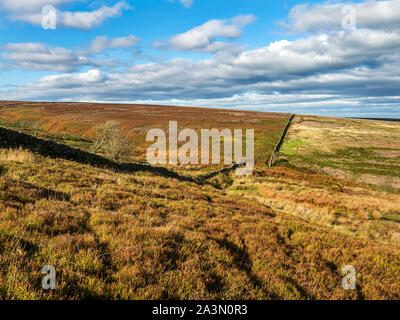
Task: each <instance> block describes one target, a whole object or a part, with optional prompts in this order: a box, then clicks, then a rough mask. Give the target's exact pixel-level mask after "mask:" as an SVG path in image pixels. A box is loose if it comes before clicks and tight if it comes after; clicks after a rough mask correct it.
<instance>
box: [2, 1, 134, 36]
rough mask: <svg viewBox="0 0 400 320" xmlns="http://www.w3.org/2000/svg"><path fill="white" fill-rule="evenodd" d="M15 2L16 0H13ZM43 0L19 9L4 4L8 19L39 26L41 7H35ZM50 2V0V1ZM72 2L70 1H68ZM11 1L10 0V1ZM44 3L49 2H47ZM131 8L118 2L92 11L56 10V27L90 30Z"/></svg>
mask: <svg viewBox="0 0 400 320" xmlns="http://www.w3.org/2000/svg"><path fill="white" fill-rule="evenodd" d="M15 2H16V1H15ZM42 2H43V1H34V3H33V4H31V5H28V6H27V7H26V8H21V9H20V10H19V7H20V4H18V5H8V4H7V5H6V8H7V9H9V10H11V13H10V14H9V16H8V17H9V19H11V20H13V21H24V22H29V23H31V24H33V25H38V26H40V25H41V24H42V13H41V7H39V8H37V7H38V6H39V4H42ZM50 2H51V1H50ZM63 2H68V1H66V0H64V1H62V0H59V1H55V0H53V1H52V2H51V3H52V4H60V3H63ZM70 2H72V1H70ZM7 3H8V2H7ZM10 3H11V2H10ZM46 4H49V3H48V2H47V3H46ZM128 9H131V7H130V6H129V5H128V4H127V3H126V2H123V1H122V2H118V3H116V4H115V5H114V6H112V7H108V6H102V7H101V8H99V9H97V10H93V11H75V12H71V11H60V10H57V20H56V21H57V27H69V28H75V29H81V30H90V29H92V28H94V27H98V26H99V25H101V24H102V23H103V22H104V21H105V20H107V19H109V18H115V17H119V16H120V15H121V13H122V11H123V10H128Z"/></svg>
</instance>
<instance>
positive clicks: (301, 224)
mask: <svg viewBox="0 0 400 320" xmlns="http://www.w3.org/2000/svg"><path fill="white" fill-rule="evenodd" d="M111 107H112V108H122V109H124V108H125V107H124V106H119V105H118V106H115V105H114V106H111ZM13 108H14V109H10V108H8V109H5V110H3V111H2V112H0V113H1V114H2V115H3V120H4V121H5V119H6V117H10V114H11V113H13V114H14V115H16V114H17V113H18V112H20V113H25V116H26V117H29V115H31V116H32V117H34V115H35V114H37V121H40V128H41V129H40V130H39V131H38V135H47V136H48V137H53V138H54V137H56V136H54V134H55V132H56V131H52V129H51V128H50V127H51V126H52V124H50V122H49V121H50V120H46V119H47V118H45V117H42V116H41V115H40V113H41V112H43V109H40V108H39V106H38V105H37V104H33V106H27V105H25V107H24V108H25V109H24V108H22V107H21V109H18V108H17V107H13ZM30 108H32V109H31V112H32V113H29V110H30ZM51 108H54V109H57V108H58V106H57V105H55V106H51V105H48V106H45V107H44V109H48V110H50V109H51ZM73 108H78V107H76V106H75V105H71V106H70V107H68V106H65V105H64V108H61V107H60V108H58V109H57V110H58V111H57V113H55V114H54V115H55V116H54V117H53V120H51V121H53V122H51V123H57V125H60V124H61V123H62V122H63V121H64V120H62V119H65V117H68V118H70V119H76V120H75V121H76V122H73V123H76V125H72V124H70V127H71V128H72V127H73V128H76V126H78V124H80V123H86V122H85V121H83V120H82V117H85V113H82V114H80V113H78V111H77V110H78V109H73ZM96 108H100V106H96ZM103 108H105V107H103ZM107 108H108V106H107ZM158 108H159V109H157V108H155V107H154V108H150V109H149V110H152V112H156V111H159V113H158V114H162V112H163V111H162V110H164V109H163V107H158ZM133 109H134V108H133V107H132V110H131V112H134V110H133ZM96 110H97V109H96ZM169 110H170V111H169V112H173V111H174V109H173V108H172V107H171V108H170V109H169ZM179 110H180V109H179ZM199 110H200V111H198V112H203V113H205V114H207V112H208V110H205V109H199ZM98 112H99V113H100V114H101V111H98ZM104 112H106V111H104ZM115 112H116V111H115ZM179 112H180V111H179ZM179 112H177V113H179ZM213 112H217V111H213ZM221 112H222V111H221ZM230 112H232V111H230ZM241 114H242V116H243V117H244V118H246V117H247V113H246V112H242V113H241ZM101 116H102V117H108V116H109V115H108V114H107V115H106V114H101ZM164 116H165V117H166V115H164ZM170 116H171V115H170ZM213 116H215V114H214V115H213ZM256 116H257V115H254V117H256ZM268 116H269V114H267V113H265V114H264V117H265V119H267V118H268ZM275 116H276V117H278V118H280V117H281V120H279V121H280V123H281V125H280V127H279V126H278V124H277V123H276V122H275V121H274V120H273V118H274V117H275ZM35 117H36V116H35ZM87 117H88V118H87V121H88V123H89V122H90V121H89V115H88V116H87ZM95 117H100V115H96V116H95ZM249 117H250V116H249ZM271 117H272V118H270V119H269V120H268V121H270V122H268V121H267V120H265V122H264V124H263V126H264V130H268V126H269V125H271V126H272V127H271V128H272V129H271V132H275V133H277V132H279V130H278V129H279V128H282V126H283V125H284V122H285V121H283V120H282V119H287V116H285V117H283V116H279V115H273V116H271ZM7 119H8V120H7V121H11V120H10V118H7ZM110 119H112V117H110ZM239 119H241V118H239ZM239 119H238V121H239V122H238V123H240V120H239ZM14 120H15V119H14ZM314 120H315V121H316V123H317V124H318V121H321V120H320V118H314ZM71 121H72V120H71ZM178 121H179V119H178ZM190 121H191V118H190V117H189V116H188V118H187V122H186V123H185V125H186V126H190ZM196 121H199V120H198V119H196ZM210 121H211V120H210ZM226 121H227V120H226ZM323 121H325V120H323ZM338 121H339V120H338ZM198 124H199V125H200V123H198ZM57 125H54V126H57ZM64 125H65V123H64ZM92 125H94V123H92V122H90V126H92ZM216 126H217V125H216ZM13 127H14V128H15V122H14V126H13ZM23 127H24V128H22V129H21V130H23V131H29V130H30V129H29V128H27V126H23ZM155 127H157V126H155ZM217 127H219V126H217ZM44 128H47V129H49V130H44ZM260 128H261V127H260ZM293 128H294V129H295V128H296V127H293ZM74 130H75V129H74ZM74 130H72V131H65V132H64V134H65V135H64V136H62V137H63V138H65V139H66V140H68V139H71V136H66V135H67V134H69V135H73V134H76V135H75V136H74V137H75V138H76V137H78V134H77V133H74V132H75V131H74ZM292 133H293V132H292V131H291V132H290V133H289V138H288V140H287V142H285V145H284V147H283V149H282V154H281V157H279V158H278V162H277V167H275V168H272V169H267V168H265V167H264V166H263V165H262V164H259V165H258V167H257V170H256V172H255V174H254V176H252V177H244V178H238V177H233V176H229V175H222V176H219V177H217V178H215V179H214V180H213V181H210V182H209V183H205V184H203V185H199V184H195V183H191V182H182V181H178V180H175V179H170V178H163V177H159V176H153V175H152V174H150V173H142V172H137V173H134V174H120V173H115V172H112V171H109V170H105V169H101V168H95V167H92V166H90V165H83V164H78V163H75V162H72V161H67V160H60V159H51V158H45V157H42V156H40V155H38V154H34V155H33V157H34V161H31V160H28V159H30V158H29V157H28V158H26V157H25V158H24V157H20V156H18V157H16V158H14V159H11V158H8V157H6V158H5V157H0V169H1V170H0V172H1V175H0V298H2V299H399V298H400V281H399V278H400V248H399V246H398V244H399V237H398V236H396V233H397V232H398V223H397V222H396V219H397V217H398V213H399V211H398V208H399V206H398V205H399V202H400V199H399V193H398V192H396V190H395V189H393V187H392V188H388V187H385V186H383V187H382V188H381V187H380V186H377V185H371V184H366V183H365V182H361V181H359V180H357V179H349V180H346V179H343V178H338V177H336V176H335V175H334V174H332V173H331V174H328V173H326V172H324V171H323V170H322V168H324V167H327V166H329V165H331V163H329V162H328V163H324V164H323V166H322V167H321V170H318V169H317V168H319V167H318V165H317V163H318V162H317V160H318V161H319V158H318V157H317V155H314V153H312V154H313V155H314V158H315V159H316V160H315V159H314V158H313V157H311V156H309V155H310V154H311V153H307V152H306V151H305V150H304V153H305V154H306V155H308V158H310V159H311V160H313V159H314V160H315V161H314V162H313V163H309V162H306V161H304V160H303V158H296V156H297V155H301V154H302V152H303V150H300V149H301V146H303V145H304V144H302V143H298V142H295V143H293V141H296V138H295V136H293V135H292ZM343 135H344V137H346V135H345V134H344V133H343ZM88 136H89V135H88ZM382 136H384V135H382ZM68 137H69V138H68ZM81 137H86V136H85V135H83V134H82V135H81ZM272 137H273V135H271V136H270V139H271V141H272ZM137 139H139V138H137ZM343 139H344V141H347V140H346V139H345V138H343ZM382 139H384V138H382ZM350 140H351V139H350ZM137 141H139V140H137ZM74 142H76V143H77V144H79V143H82V145H81V147H82V148H85V147H90V143H89V142H87V145H85V143H86V142H85V141H81V140H79V139H75V140H68V143H71V144H72V143H74ZM321 143H322V142H321ZM138 145H139V146H141V145H140V144H138ZM270 145H271V146H272V147H273V143H272V142H271V143H270ZM268 148H269V147H268ZM268 148H267V149H265V150H266V151H265V153H263V154H260V158H262V157H264V158H266V159H267V157H268V154H269V152H270V149H268ZM294 148H297V149H299V150H298V151H297V150H296V152H294V151H293V150H294ZM259 150H261V149H259ZM268 150H269V151H268ZM351 151H352V152H354V150H353V149H352V150H351ZM384 151H385V150H384ZM386 151H388V150H386ZM394 151H395V150H394ZM9 152H10V151H9V150H6V149H4V150H1V154H6V153H9ZM18 152H24V151H23V150H22V151H21V150H20V151H18ZM334 155H335V157H337V156H338V154H337V153H334ZM340 156H341V157H345V156H346V153H344V155H343V154H342V153H341V154H340ZM379 156H382V157H383V156H390V157H392V158H391V159H393V157H394V153H393V152H386V153H380V155H379ZM291 157H292V158H291ZM347 157H348V158H349V159H350V160H351V161H353V162H354V160H353V157H352V156H351V153H350V155H348V156H347ZM371 157H372V156H371ZM350 160H349V161H350ZM375 160H376V159H375ZM389 161H391V160H389ZM389 167H390V166H389ZM346 168H347V166H344V165H343V168H339V169H341V170H343V171H344V172H347V171H349V172H351V174H353V172H352V171H351V170H349V169H346ZM385 168H386V167H382V170H381V171H384V169H385ZM208 169H209V170H211V169H210V168H208ZM334 169H337V168H334ZM202 170H203V169H202ZM385 172H386V171H385ZM390 172H391V171H390V170H389V171H388V172H387V174H390ZM370 174H373V173H370ZM389 236H390V239H389ZM396 237H397V238H396ZM396 239H397V240H396ZM45 265H52V266H54V267H55V268H56V271H57V289H56V290H54V291H51V292H47V291H44V290H43V289H42V288H41V280H42V277H43V275H42V274H41V273H40V271H41V268H42V267H43V266H45ZM345 265H353V266H354V267H355V268H356V271H357V289H356V290H348V291H346V290H343V289H342V287H341V281H342V278H343V275H342V273H341V270H342V268H343V267H344V266H345Z"/></svg>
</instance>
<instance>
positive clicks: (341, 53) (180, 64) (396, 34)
mask: <svg viewBox="0 0 400 320" xmlns="http://www.w3.org/2000/svg"><path fill="white" fill-rule="evenodd" d="M0 100H34V101H85V102H86V101H90V102H113V103H145V104H162V105H183V106H198V107H211V108H229V109H241V110H258V111H273V112H289V113H299V114H315V115H326V116H344V117H380V118H400V0H389V1H373V0H368V1H355V2H340V1H307V2H305V1H301V0H287V1H281V0H229V1H228V0H125V1H111V0H110V1H108V0H105V1H87V0H13V1H10V0H0Z"/></svg>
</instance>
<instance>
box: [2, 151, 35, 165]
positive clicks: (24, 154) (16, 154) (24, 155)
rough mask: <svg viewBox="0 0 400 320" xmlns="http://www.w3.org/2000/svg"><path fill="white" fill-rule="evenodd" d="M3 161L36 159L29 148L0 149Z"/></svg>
mask: <svg viewBox="0 0 400 320" xmlns="http://www.w3.org/2000/svg"><path fill="white" fill-rule="evenodd" d="M0 160H1V161H17V162H23V163H29V162H34V161H35V156H34V154H33V153H32V152H30V151H28V150H23V149H22V148H19V149H0Z"/></svg>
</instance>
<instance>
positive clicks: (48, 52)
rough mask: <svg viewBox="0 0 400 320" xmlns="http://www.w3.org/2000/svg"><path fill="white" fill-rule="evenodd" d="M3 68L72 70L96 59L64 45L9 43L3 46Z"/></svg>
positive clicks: (92, 62)
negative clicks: (91, 58) (63, 46)
mask: <svg viewBox="0 0 400 320" xmlns="http://www.w3.org/2000/svg"><path fill="white" fill-rule="evenodd" d="M2 51H4V53H3V54H2V58H3V68H6V69H11V68H12V69H22V70H48V71H57V72H72V71H76V70H78V69H79V68H80V67H82V66H94V65H96V62H95V61H92V60H90V59H88V58H87V57H86V56H83V55H79V54H77V53H75V52H73V51H71V50H68V49H66V48H62V47H49V46H46V45H45V44H43V43H32V42H27V43H9V44H6V45H5V46H3V47H2Z"/></svg>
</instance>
